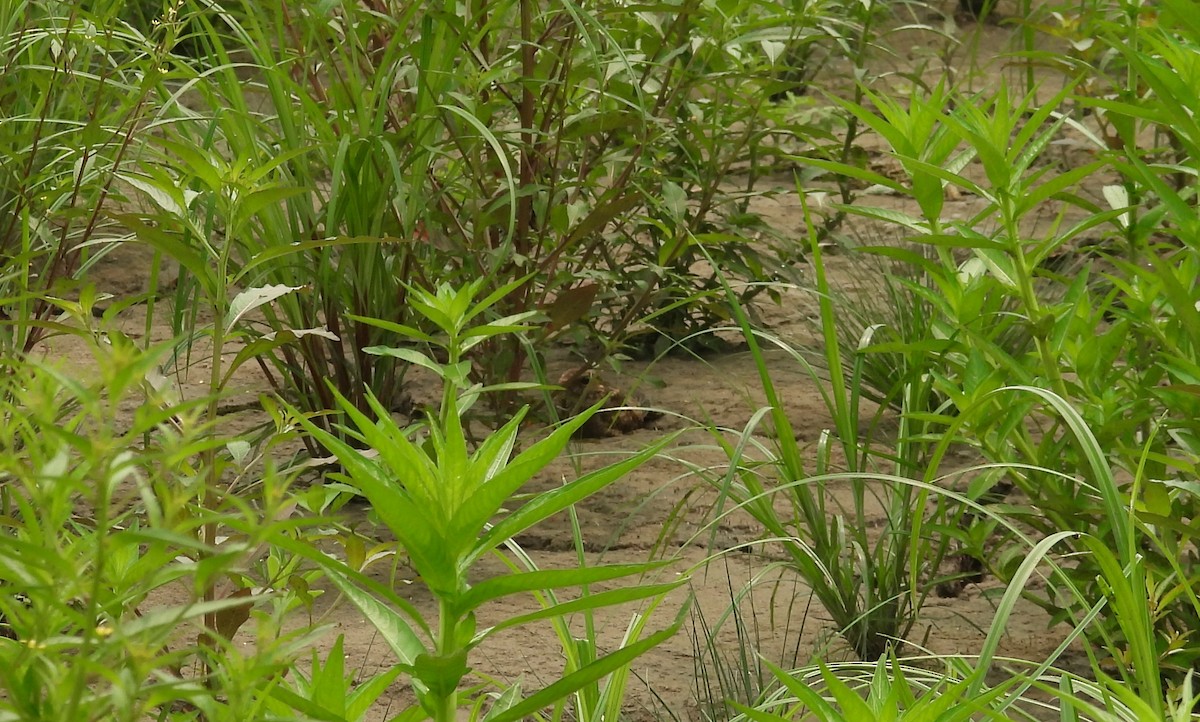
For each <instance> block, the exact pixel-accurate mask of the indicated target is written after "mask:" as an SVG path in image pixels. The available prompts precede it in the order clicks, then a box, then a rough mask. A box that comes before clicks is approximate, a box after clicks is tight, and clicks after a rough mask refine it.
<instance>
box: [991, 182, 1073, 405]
mask: <svg viewBox="0 0 1200 722" xmlns="http://www.w3.org/2000/svg"><path fill="white" fill-rule="evenodd" d="M1001 209H1002V214H1003V217H1004V225H1005V232H1006V233H1007V234H1008V238H1009V242H1010V243H1012V245H1013V253H1012V260H1013V265H1014V267H1015V269H1016V276H1017V279H1016V281H1017V291H1018V293H1020V294H1021V303H1022V304H1023V305H1024V306H1025V315H1026V317H1027V318H1028V319H1029V324H1030V328H1031V330H1032V333H1033V342H1034V345H1035V346H1037V350H1038V356H1040V357H1041V361H1042V368H1043V370H1044V371H1045V373H1046V377H1047V380H1049V382H1050V385H1051V387H1052V388H1053V389H1054V393H1056V394H1058V395H1059V396H1061V397H1062V398H1064V399H1066V398H1071V395H1070V394H1069V393H1068V392H1067V387H1066V384H1064V383H1063V378H1062V371H1061V370H1060V368H1059V363H1058V359H1057V358H1056V357H1055V356H1054V353H1053V351H1051V349H1050V345H1049V342H1048V340H1047V338H1046V331H1045V329H1044V327H1043V322H1042V317H1043V315H1044V313H1045V312H1044V311H1043V310H1042V304H1041V302H1040V301H1038V296H1037V292H1036V291H1035V290H1034V288H1033V270H1032V269H1031V268H1030V266H1029V259H1028V258H1027V257H1026V255H1025V251H1024V249H1023V248H1022V246H1021V236H1020V232H1021V231H1020V228H1019V227H1018V224H1017V221H1016V218H1015V213H1016V212H1015V210H1014V209H1013V208H1012V201H1011V199H1009V198H1005V199H1004V200H1003V201H1002V204H1001Z"/></svg>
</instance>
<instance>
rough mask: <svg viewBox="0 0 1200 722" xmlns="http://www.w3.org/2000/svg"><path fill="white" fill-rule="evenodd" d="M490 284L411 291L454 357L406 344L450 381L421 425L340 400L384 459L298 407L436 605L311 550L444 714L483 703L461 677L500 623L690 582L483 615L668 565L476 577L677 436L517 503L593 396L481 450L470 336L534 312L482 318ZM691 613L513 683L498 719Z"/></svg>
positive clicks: (506, 432) (475, 340) (606, 667)
mask: <svg viewBox="0 0 1200 722" xmlns="http://www.w3.org/2000/svg"><path fill="white" fill-rule="evenodd" d="M486 283H487V281H486V279H481V280H479V281H477V282H475V283H473V284H471V285H469V286H467V287H464V288H462V289H454V288H452V287H450V286H449V285H442V286H440V287H439V288H438V289H437V290H436V291H435V292H426V291H421V290H419V289H413V290H412V291H411V293H412V294H413V299H414V304H415V309H416V311H417V312H418V313H421V314H422V315H423V316H425V318H426V319H427V320H428V321H429V322H430V323H431V324H432V325H433V326H435V327H437V328H438V329H439V335H438V336H432V335H431V336H428V337H426V340H428V341H429V342H430V343H436V344H437V345H439V346H441V347H442V348H443V349H444V353H445V355H446V361H445V362H444V363H438V362H436V361H434V360H433V359H432V358H430V357H424V358H417V357H416V356H414V355H413V353H411V352H407V351H404V352H403V355H404V356H406V357H408V358H409V359H410V361H413V362H416V363H420V364H421V365H422V366H425V367H426V368H429V369H431V370H433V371H435V372H436V373H438V375H439V376H440V377H441V379H442V384H443V394H442V399H441V404H440V407H439V408H438V409H437V410H436V412H434V413H431V415H430V417H429V419H428V421H427V423H426V424H424V425H423V426H422V427H420V429H409V430H405V429H401V428H400V427H398V426H397V425H396V424H395V422H394V421H393V420H392V419H391V416H390V415H389V414H388V413H387V410H386V409H384V408H383V407H382V406H380V405H379V404H378V402H375V401H372V404H373V407H374V411H375V419H371V418H369V417H367V416H365V415H363V414H360V413H358V412H357V411H356V410H354V409H353V407H352V406H351V405H350V404H349V403H348V402H347V401H345V400H344V399H343V400H342V402H341V406H342V409H343V410H344V411H345V413H346V414H347V418H348V419H349V420H350V421H351V422H353V424H354V429H353V430H352V431H351V432H348V433H352V434H353V435H354V437H355V438H357V439H358V440H359V441H360V442H361V443H362V444H363V445H364V446H365V447H367V448H370V449H373V450H375V451H377V452H378V458H377V459H374V458H368V457H365V456H364V455H363V454H362V452H360V451H358V450H357V449H355V448H353V447H352V446H350V445H349V444H347V443H345V442H342V441H339V440H338V439H337V437H335V436H334V435H333V434H330V433H328V432H325V431H322V430H321V429H319V428H318V427H317V426H316V425H314V424H313V423H311V422H310V421H308V420H306V419H304V418H302V417H301V419H300V423H301V424H303V425H304V426H305V428H306V429H307V430H308V431H309V432H310V433H312V434H313V435H314V436H315V438H316V439H317V440H318V441H319V442H320V443H321V444H323V445H327V446H328V448H330V449H331V450H332V451H333V452H334V453H335V454H336V455H337V458H338V460H339V461H340V462H341V464H342V465H343V467H344V468H345V470H346V471H345V474H343V475H339V476H338V477H337V478H338V479H339V480H341V481H343V482H345V483H346V484H348V485H350V486H352V487H354V488H355V489H357V490H358V491H359V492H360V493H361V494H362V495H363V496H365V497H366V498H367V499H368V500H369V501H370V502H371V504H372V506H373V507H374V509H375V512H376V513H377V514H379V516H380V518H381V520H382V521H383V523H384V524H385V525H386V526H387V527H388V529H389V530H390V531H391V532H392V533H394V534H395V535H396V538H397V540H398V541H399V546H400V548H401V549H402V551H403V552H404V554H406V555H407V558H408V560H409V563H410V564H411V565H412V567H413V569H414V571H415V572H416V573H417V575H418V576H419V578H420V580H421V582H422V583H423V584H424V585H426V587H427V588H428V589H429V591H430V592H431V593H432V594H433V596H434V597H435V598H436V599H437V602H438V611H437V615H436V617H435V618H434V619H431V620H427V619H426V618H425V617H424V616H423V615H422V614H421V613H420V612H419V611H418V610H417V609H416V608H414V607H413V606H412V604H411V603H409V602H407V601H405V600H404V599H403V598H402V597H400V596H399V595H397V594H396V593H395V592H394V591H392V590H391V589H388V588H387V587H385V586H382V585H379V584H377V583H374V582H372V581H370V580H369V579H368V578H366V577H363V576H362V575H359V574H357V573H355V572H354V571H353V570H351V569H350V568H349V567H346V566H345V565H343V564H341V563H340V562H336V561H333V560H330V559H329V558H327V557H325V556H324V555H323V554H321V553H319V552H318V551H317V550H315V549H312V550H308V551H307V552H305V553H307V554H308V555H309V556H310V557H312V558H313V559H314V560H315V561H317V562H318V563H319V564H321V565H322V567H323V568H324V569H325V571H326V572H327V573H328V574H329V575H330V578H331V579H332V580H333V581H334V582H335V583H336V584H337V586H338V588H339V589H340V590H341V591H342V592H343V593H344V594H346V595H347V596H348V597H349V598H350V600H351V601H352V602H353V603H354V604H355V605H356V606H357V607H358V608H359V609H360V610H361V611H362V612H363V614H364V615H365V616H366V617H367V618H368V619H369V620H370V621H371V622H372V623H373V624H375V626H376V627H377V628H378V629H379V631H380V633H381V635H382V636H383V638H384V640H385V641H386V642H387V643H388V645H389V646H390V647H391V649H392V651H393V652H394V653H395V655H396V657H397V662H398V665H399V667H400V669H402V670H403V671H404V673H405V674H406V676H408V677H409V678H410V679H411V680H412V683H413V688H414V690H415V691H416V694H417V698H418V702H419V710H417V709H414V710H413V711H412V714H415V715H417V716H418V717H431V718H433V719H436V720H449V719H454V718H455V716H456V715H457V714H458V710H459V709H460V707H462V706H463V705H464V704H473V703H475V701H476V700H473V699H471V697H470V695H468V694H466V693H465V692H464V691H463V690H462V689H461V687H462V682H463V678H464V677H465V676H466V674H467V672H468V670H469V659H470V654H471V651H472V649H474V648H475V647H476V646H477V645H478V644H479V643H480V642H481V641H482V640H483V639H485V638H486V637H488V636H489V635H491V634H492V633H494V632H496V631H499V630H500V629H505V628H509V627H512V626H516V625H520V624H526V623H529V622H533V621H537V620H543V619H554V618H559V617H562V616H564V615H567V614H571V613H576V612H583V611H586V610H590V609H595V608H598V607H602V606H608V605H612V604H620V603H626V602H630V601H636V600H641V599H647V598H655V597H660V596H661V595H663V594H665V593H666V592H667V591H669V590H671V589H674V588H675V587H677V586H678V585H679V584H681V583H682V580H678V581H672V582H669V583H666V584H651V585H632V586H626V587H621V588H617V589H614V590H611V591H605V592H598V593H593V594H584V595H582V596H580V597H578V598H576V599H574V600H571V601H563V602H558V603H551V604H549V605H548V606H545V607H544V608H543V609H540V610H538V611H534V612H531V613H528V614H524V615H519V616H516V617H513V618H510V619H508V620H505V621H503V622H501V623H499V624H497V625H495V626H492V627H490V628H486V629H478V628H477V627H476V622H475V611H476V610H477V609H478V608H479V607H481V606H482V605H484V604H487V603H488V602H489V601H492V600H494V599H499V598H502V597H507V596H511V595H514V594H522V593H537V592H542V591H543V590H553V589H561V588H568V587H570V588H579V587H584V588H586V587H588V586H589V585H591V584H593V583H596V582H600V581H605V580H614V579H623V578H629V577H632V576H635V575H644V574H647V573H649V572H651V571H653V570H654V569H655V568H657V567H658V566H660V565H656V564H649V563H644V564H618V565H601V566H586V565H580V566H579V567H577V568H571V569H562V570H538V569H536V568H525V569H520V568H514V569H513V571H512V573H509V574H502V575H500V576H496V577H492V578H490V579H485V580H483V581H478V582H476V583H474V584H472V583H469V582H468V575H469V573H470V572H471V571H472V569H473V568H474V567H475V566H476V565H477V564H478V562H479V561H480V560H481V559H483V558H484V557H485V556H488V555H492V554H496V555H499V556H500V557H501V558H502V559H506V558H510V557H508V556H507V555H506V554H504V552H503V549H505V548H507V549H508V550H509V553H510V554H514V555H517V559H518V561H519V560H520V559H521V557H522V555H521V554H520V551H519V546H517V545H516V543H515V541H514V537H515V536H516V535H517V534H519V533H520V532H522V531H523V530H525V529H528V528H529V527H531V526H532V525H534V524H536V523H538V522H539V521H541V520H543V519H545V518H547V517H548V516H550V515H552V514H555V513H558V512H562V511H566V510H567V509H568V508H569V507H570V506H571V505H572V504H574V503H576V502H578V501H579V500H581V499H583V498H586V497H587V496H589V495H591V494H594V493H596V492H597V491H599V490H600V489H603V488H604V487H605V486H607V485H608V484H611V483H612V482H614V481H616V480H617V479H619V478H620V477H621V476H622V475H623V474H625V473H627V472H628V471H630V470H632V469H634V468H636V467H637V466H638V465H640V464H642V463H643V462H645V461H646V460H647V459H649V458H651V457H652V456H653V455H654V454H655V453H657V452H658V451H659V450H660V449H661V448H662V447H663V446H664V445H665V444H666V443H669V441H670V437H667V438H664V439H662V440H660V441H658V442H656V443H654V444H652V445H651V446H649V447H647V448H646V449H644V450H642V451H639V452H637V453H636V454H633V455H631V456H630V457H629V458H628V459H626V460H624V461H621V462H618V463H616V464H613V465H612V466H608V467H605V468H602V469H600V470H597V471H594V472H591V473H588V474H585V475H584V476H582V477H580V478H578V479H576V480H574V481H570V482H567V483H565V484H564V485H563V486H561V487H559V488H557V489H553V490H550V491H546V492H542V493H538V494H534V495H531V496H529V497H527V498H525V499H523V503H520V505H519V506H516V507H515V508H513V509H511V510H509V511H506V507H507V506H508V505H509V504H512V503H513V502H514V500H515V495H516V494H517V493H518V492H519V491H520V489H521V488H522V487H523V486H524V485H525V484H526V483H527V482H528V481H529V480H530V479H531V478H532V476H533V474H535V473H536V472H537V471H538V470H539V469H541V468H543V467H544V466H545V465H546V464H548V463H549V462H550V461H552V460H553V459H554V458H555V457H556V456H558V454H559V453H560V452H561V451H562V450H563V448H564V447H565V446H566V444H567V443H568V441H569V440H570V438H571V435H572V433H574V431H575V430H576V429H578V428H579V427H580V426H581V425H582V424H583V423H584V422H585V421H586V420H587V418H588V415H589V414H591V413H594V412H595V411H596V407H593V408H592V409H589V410H588V411H587V412H585V414H583V415H581V416H579V417H577V418H575V419H572V420H570V421H568V422H566V423H565V424H563V425H562V426H560V427H559V428H557V429H555V430H553V431H552V432H551V433H550V435H549V436H547V437H546V438H544V439H542V440H540V441H538V442H536V443H534V444H532V445H530V446H529V447H528V448H526V449H525V450H524V451H521V452H520V453H517V454H516V455H515V456H513V452H514V448H515V445H516V442H517V432H518V430H519V429H520V426H521V422H522V420H523V419H524V416H525V412H524V411H521V412H518V413H517V414H516V415H515V416H514V417H513V418H512V419H511V420H510V421H508V423H506V424H504V425H503V426H502V427H501V428H499V429H497V430H496V431H495V432H493V433H491V434H489V435H488V436H487V438H486V439H484V440H483V441H481V442H480V443H479V445H478V446H477V448H475V449H474V450H472V449H471V448H470V447H469V445H468V442H467V437H466V434H465V431H464V428H463V420H462V414H463V413H464V412H465V411H466V410H467V409H468V408H469V406H470V405H471V404H472V403H474V402H475V401H476V400H478V398H479V395H480V394H481V393H486V392H487V391H488V389H486V388H483V387H480V386H478V385H468V384H469V381H468V375H469V362H468V361H466V360H465V359H466V354H467V352H468V351H469V350H470V348H471V347H472V346H474V345H477V344H480V343H483V342H485V341H486V340H487V339H488V338H490V337H494V336H496V335H499V334H506V333H518V332H521V331H523V330H525V327H524V326H523V325H522V322H523V321H524V320H525V319H526V318H527V317H528V314H524V315H518V316H511V317H507V318H503V319H500V320H497V321H493V322H490V323H488V322H486V321H485V322H479V320H478V319H479V317H480V316H481V314H483V313H485V312H486V311H487V310H489V309H490V308H491V307H492V306H493V305H494V304H495V303H496V301H497V300H498V299H499V298H502V297H503V295H504V293H506V292H507V290H506V289H501V290H500V291H497V292H494V293H493V294H491V295H489V296H486V297H483V298H480V294H481V292H482V290H483V289H484V287H485V284H486ZM410 333H411V332H410ZM377 352H383V353H387V352H389V351H386V350H383V349H380V350H378V351H377ZM391 352H399V351H391ZM510 564H511V562H510ZM680 623H681V620H677V621H676V622H675V623H674V624H673V625H671V626H670V627H668V628H666V629H664V630H661V631H658V632H655V633H653V634H650V635H647V636H645V637H640V638H636V641H634V640H633V639H630V640H627V641H628V643H627V644H626V645H625V646H622V647H621V648H620V649H618V650H616V651H614V652H611V653H609V654H608V655H605V656H602V657H599V658H597V659H594V660H585V661H584V662H580V663H579V664H578V667H577V668H574V669H570V668H569V669H568V672H567V673H566V675H565V676H564V677H563V678H562V679H560V680H559V681H557V682H555V683H553V684H551V685H549V686H548V687H546V688H545V689H543V690H542V691H540V692H535V693H534V694H532V695H530V696H528V697H525V698H524V699H521V698H520V688H519V687H512V688H510V690H509V692H507V693H505V694H502V695H501V696H500V697H499V699H498V701H497V702H496V704H495V705H493V708H492V710H491V711H490V712H489V713H488V714H487V718H488V719H490V720H499V721H501V722H503V721H505V720H515V719H519V718H521V717H524V716H525V715H528V714H530V713H532V712H535V711H537V710H540V709H542V708H543V707H545V706H547V705H550V704H553V703H555V702H557V701H559V700H561V699H562V698H564V697H566V696H567V695H569V694H571V693H573V692H576V691H578V690H581V689H583V688H585V687H586V686H587V685H589V684H592V683H593V682H595V681H596V680H598V679H600V678H601V677H603V676H605V675H606V674H608V673H610V672H612V671H613V670H615V669H618V668H620V667H623V666H625V665H627V664H628V662H629V661H631V660H632V659H633V658H635V657H636V656H637V655H639V654H640V653H642V652H643V651H645V650H646V649H649V648H651V647H653V646H654V645H656V644H658V643H660V642H661V641H663V640H664V639H666V638H667V637H668V636H670V635H671V634H673V633H674V632H675V630H676V629H677V628H678V626H679V624H680ZM426 640H427V641H426ZM473 709H474V710H475V714H479V713H481V705H479V704H475V706H474V707H473Z"/></svg>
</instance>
